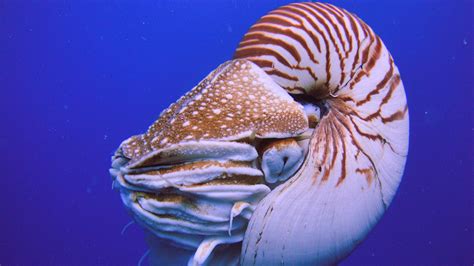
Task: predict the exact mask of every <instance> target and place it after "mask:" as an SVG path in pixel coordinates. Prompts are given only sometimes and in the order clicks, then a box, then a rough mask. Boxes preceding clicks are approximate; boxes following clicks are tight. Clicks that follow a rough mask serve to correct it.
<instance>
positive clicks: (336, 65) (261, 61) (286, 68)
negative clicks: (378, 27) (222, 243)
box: [235, 3, 409, 265]
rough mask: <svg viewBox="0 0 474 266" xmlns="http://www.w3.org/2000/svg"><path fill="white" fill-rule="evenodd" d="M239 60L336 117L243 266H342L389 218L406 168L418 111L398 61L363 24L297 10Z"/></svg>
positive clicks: (273, 198) (266, 209)
mask: <svg viewBox="0 0 474 266" xmlns="http://www.w3.org/2000/svg"><path fill="white" fill-rule="evenodd" d="M235 57H236V58H245V59H247V60H250V61H252V62H254V63H255V64H257V65H259V66H260V67H261V68H262V69H264V70H265V71H266V72H267V73H268V74H269V75H270V76H271V77H272V78H273V79H274V80H275V81H276V82H277V83H278V84H279V85H280V86H282V87H283V88H285V89H286V90H287V91H288V92H289V93H294V94H302V95H304V96H302V97H304V98H305V99H306V100H308V99H309V101H311V99H312V100H313V101H315V102H316V101H317V102H320V103H322V104H323V105H324V106H325V107H326V109H327V110H325V114H324V115H323V117H322V118H321V120H320V122H319V123H318V125H317V126H316V128H315V130H314V133H313V135H312V137H311V140H310V144H309V151H308V154H307V156H306V158H305V160H304V163H303V165H302V167H301V168H300V170H299V171H298V172H297V173H296V174H294V176H293V177H292V178H291V179H289V180H288V181H287V182H286V183H284V184H282V185H281V186H278V187H277V188H276V189H274V190H273V191H272V192H271V193H270V194H268V195H267V196H266V197H265V198H264V199H263V200H262V202H261V203H260V204H259V205H258V207H257V209H256V211H255V212H254V214H253V215H252V218H251V221H250V223H249V226H248V229H247V231H246V234H245V238H244V243H243V246H242V255H241V263H242V264H243V265H276V264H280V263H284V264H289V265H298V264H308V265H318V264H333V263H336V262H338V261H340V260H341V259H343V258H344V257H346V256H347V255H348V254H349V253H350V252H351V251H352V250H353V249H354V248H355V247H356V246H357V245H358V244H359V243H360V242H361V241H362V240H363V239H364V237H365V236H366V235H367V233H368V232H369V231H370V230H371V229H372V227H373V226H374V225H375V224H376V223H377V221H378V220H379V219H380V217H381V216H382V214H383V213H384V211H385V210H386V209H387V207H388V205H389V204H390V202H391V201H392V199H393V196H394V194H395V192H396V190H397V187H398V184H399V182H400V180H401V177H402V173H403V169H404V165H405V160H406V156H407V152H408V132H409V130H408V109H407V104H406V98H405V92H404V89H403V85H402V82H401V80H400V75H399V72H398V69H397V67H396V66H395V64H394V62H393V59H392V57H391V55H390V54H389V52H388V50H387V49H386V47H385V45H384V44H383V43H382V41H381V40H380V38H379V37H378V36H377V35H375V34H374V32H373V31H372V30H371V29H370V27H368V26H367V25H366V24H365V23H364V22H362V21H361V20H360V19H359V18H358V17H356V16H355V15H353V14H350V13H348V12H347V11H345V10H343V9H341V8H337V7H334V6H332V5H329V4H319V3H295V4H291V5H287V6H284V7H281V8H278V9H276V10H274V11H272V12H270V13H269V14H268V15H266V16H264V17H262V18H261V19H260V21H258V22H257V23H256V24H255V25H253V26H252V27H251V29H250V30H249V32H248V33H247V34H246V35H245V37H244V38H243V40H242V42H241V43H240V46H239V47H238V49H237V52H236V54H235ZM295 97H296V98H297V97H298V96H295Z"/></svg>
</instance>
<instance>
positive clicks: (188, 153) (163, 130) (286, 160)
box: [111, 60, 311, 265]
mask: <svg viewBox="0 0 474 266" xmlns="http://www.w3.org/2000/svg"><path fill="white" fill-rule="evenodd" d="M308 126H309V122H308V118H307V114H306V111H305V107H303V105H301V104H299V103H297V102H296V101H294V99H293V98H292V97H290V96H289V95H288V94H287V93H286V91H285V90H284V89H283V88H281V87H280V86H278V85H277V84H276V83H275V82H274V81H273V80H272V79H271V78H270V77H269V76H268V75H267V74H266V73H265V72H264V71H263V70H262V69H261V68H259V67H258V66H257V65H255V64H254V63H252V62H250V61H247V60H233V61H229V62H226V63H224V64H222V65H221V66H219V67H218V68H217V69H216V70H214V71H213V72H211V73H210V74H209V76H208V77H206V78H205V79H204V80H203V81H201V83H199V84H198V86H196V87H195V88H194V89H192V90H191V91H190V92H188V93H187V94H186V95H184V96H183V97H182V98H181V99H179V100H178V101H177V102H176V103H174V104H172V105H171V106H170V107H169V108H168V109H167V110H165V111H164V112H163V113H162V114H161V115H160V117H159V119H158V120H157V121H156V122H155V123H154V124H153V125H152V126H150V128H149V129H148V131H147V132H146V133H145V134H142V135H137V136H133V137H131V138H129V139H127V140H125V141H124V142H123V143H122V144H121V145H120V148H119V149H118V150H117V152H116V154H115V155H114V157H113V158H112V161H113V162H112V169H111V174H112V175H113V176H114V178H115V180H116V181H117V184H118V187H119V189H120V191H121V196H122V201H123V203H124V204H125V206H126V207H127V208H128V209H129V210H130V211H131V213H132V214H133V216H134V217H135V219H136V220H137V221H138V222H139V223H140V224H141V225H142V226H144V227H145V228H147V229H149V231H151V232H152V233H153V234H155V235H156V236H158V237H160V238H162V239H167V240H168V241H170V242H171V243H172V244H174V245H177V246H180V247H183V248H188V249H196V253H195V255H194V256H193V257H192V258H191V260H190V262H189V264H191V265H195V264H196V265H202V264H206V263H208V262H209V259H210V258H212V257H215V256H213V254H212V253H213V251H214V249H215V248H216V247H217V246H218V245H223V244H233V243H239V242H241V241H242V239H243V235H244V232H245V228H246V226H247V223H248V220H249V219H250V217H251V214H252V212H253V211H254V209H255V207H256V205H257V203H258V202H259V201H260V200H261V199H262V198H263V197H264V196H265V195H266V194H268V192H270V188H269V187H268V186H267V185H265V180H266V179H268V180H272V182H271V183H274V182H276V181H284V180H286V179H287V178H289V177H290V176H291V175H292V174H293V173H294V172H296V170H297V169H298V167H299V166H300V165H301V163H302V161H303V158H304V154H303V153H304V151H305V150H306V149H305V148H303V147H301V146H300V144H299V143H304V142H305V140H301V139H300V138H297V137H303V138H304V133H305V132H307V131H311V130H310V129H309V127H308ZM273 141H275V144H274V145H272V142H273ZM259 154H263V156H259ZM282 162H283V163H282ZM260 165H264V166H265V167H263V170H262V169H261V167H260ZM230 252H234V251H230ZM234 253H235V254H236V255H237V256H238V255H239V252H234ZM227 257H229V256H227ZM223 258H224V257H223V256H220V258H219V261H222V259H223ZM231 260H232V258H231ZM233 261H238V257H237V259H233Z"/></svg>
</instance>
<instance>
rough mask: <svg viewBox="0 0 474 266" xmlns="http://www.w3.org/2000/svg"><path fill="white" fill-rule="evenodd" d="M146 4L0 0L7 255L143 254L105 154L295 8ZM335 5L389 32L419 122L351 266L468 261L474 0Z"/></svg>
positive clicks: (59, 258)
mask: <svg viewBox="0 0 474 266" xmlns="http://www.w3.org/2000/svg"><path fill="white" fill-rule="evenodd" d="M139 2H140V3H138V2H137V3H135V2H134V1H128V2H126V1H59V0H56V1H54V0H52V1H39V0H38V1H25V0H17V1H15V0H2V1H0V90H1V96H0V114H1V115H0V117H1V118H0V119H1V120H0V122H1V124H0V125H1V130H0V151H1V155H0V156H1V161H2V171H1V172H2V176H1V178H0V188H1V194H0V202H1V203H0V215H1V216H0V265H2V266H3V265H136V264H137V262H138V260H139V258H140V257H141V256H142V254H143V253H144V252H145V251H146V250H147V247H146V245H145V242H144V240H143V232H142V230H141V229H140V228H139V227H138V226H136V225H132V226H131V227H130V228H129V229H128V230H127V231H126V232H125V233H124V234H123V235H122V234H121V230H122V228H123V227H124V226H125V225H126V224H127V223H128V222H129V221H130V217H129V215H128V214H127V212H126V211H125V209H124V207H123V206H122V203H121V201H120V199H119V194H118V192H117V191H113V190H112V189H111V178H110V176H109V174H108V168H109V165H110V156H111V155H112V153H113V151H114V150H115V149H116V147H117V146H118V145H119V144H120V142H121V141H122V140H123V139H125V138H126V137H128V136H130V135H132V134H137V133H141V132H143V131H144V130H146V128H147V127H148V125H149V124H150V123H152V122H153V121H154V120H155V119H156V118H157V116H158V115H159V113H160V111H161V110H162V109H163V108H165V107H167V106H168V105H169V104H170V103H171V102H173V101H175V100H176V99H177V98H178V97H179V96H180V95H182V94H183V93H184V92H186V91H187V90H189V89H191V88H192V87H193V86H194V85H195V84H197V83H198V82H199V81H200V80H201V79H202V78H203V77H204V76H205V75H207V73H208V72H209V71H211V70H212V69H214V68H215V67H216V66H217V65H218V64H220V63H222V62H224V61H225V60H228V59H230V58H231V56H232V54H233V51H234V49H235V47H236V45H237V44H238V42H239V40H240V38H241V37H242V36H243V34H244V33H245V31H246V30H247V29H248V27H249V26H250V25H251V24H252V23H253V22H255V21H256V20H257V19H258V18H259V17H260V16H262V15H264V14H265V13H266V12H268V11H270V10H271V9H273V8H276V7H278V6H280V5H282V4H285V3H289V1H235V0H234V1H217V0H214V1H190V0H188V1H182V0H180V1H161V0H156V1H139ZM330 2H331V3H334V4H336V5H338V6H341V7H344V8H346V9H348V10H350V11H352V12H355V13H356V14H358V15H359V16H360V17H361V18H362V19H363V20H365V21H366V22H367V23H368V24H369V25H371V27H372V28H373V29H374V30H375V32H376V33H378V34H379V35H380V36H381V37H382V39H383V40H384V42H385V44H386V45H387V47H388V48H389V50H390V51H391V53H392V55H393V56H394V58H395V62H396V64H397V65H398V67H399V69H400V72H401V75H402V80H403V82H404V85H405V89H406V93H407V97H408V102H409V110H410V120H411V121H410V123H411V125H410V153H409V157H408V162H407V167H406V169H405V175H404V179H403V181H402V183H401V186H400V188H399V191H398V194H397V196H396V198H395V200H394V201H393V203H392V205H391V207H390V208H389V210H388V211H387V213H386V214H385V216H384V218H383V219H382V220H381V222H380V223H379V224H378V225H377V227H376V228H375V229H374V230H373V231H372V233H370V235H369V237H368V238H367V239H366V240H365V241H364V242H363V244H362V245H361V246H360V247H359V248H358V249H356V251H355V252H354V253H353V254H352V255H351V256H350V257H349V258H348V259H347V260H346V261H345V262H344V263H343V265H472V264H473V263H474V259H473V253H474V252H473V250H474V247H473V235H474V234H473V231H472V230H473V223H474V222H473V216H472V215H473V205H472V200H473V197H474V196H473V195H474V192H473V184H472V178H473V142H472V138H473V132H474V127H473V118H472V111H473V103H472V102H473V94H472V91H473V78H472V75H473V68H472V64H473V56H474V50H473V36H472V33H473V32H472V27H473V16H472V13H473V4H472V3H473V2H472V1H469V0H466V1H447V0H446V1H434V0H433V1H428V0H425V1H403V0H402V1H387V2H382V1H370V2H368V1H362V2H359V1H357V2H356V1H334V2H333V1H330ZM170 256H173V254H170Z"/></svg>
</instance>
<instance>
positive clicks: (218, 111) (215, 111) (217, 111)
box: [212, 109, 221, 115]
mask: <svg viewBox="0 0 474 266" xmlns="http://www.w3.org/2000/svg"><path fill="white" fill-rule="evenodd" d="M212 112H213V113H214V114H216V115H218V114H220V113H221V109H213V110H212Z"/></svg>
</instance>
